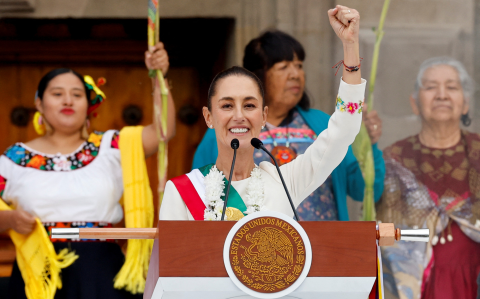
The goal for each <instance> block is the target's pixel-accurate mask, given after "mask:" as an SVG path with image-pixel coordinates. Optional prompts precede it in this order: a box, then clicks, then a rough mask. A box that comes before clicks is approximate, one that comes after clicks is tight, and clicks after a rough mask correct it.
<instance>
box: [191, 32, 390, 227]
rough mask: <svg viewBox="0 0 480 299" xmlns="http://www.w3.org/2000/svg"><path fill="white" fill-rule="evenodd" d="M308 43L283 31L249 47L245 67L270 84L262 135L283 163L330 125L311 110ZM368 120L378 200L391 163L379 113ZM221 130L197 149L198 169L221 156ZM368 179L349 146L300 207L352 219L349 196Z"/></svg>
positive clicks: (263, 157) (313, 215)
mask: <svg viewBox="0 0 480 299" xmlns="http://www.w3.org/2000/svg"><path fill="white" fill-rule="evenodd" d="M304 60H305V51H304V49H303V46H302V45H301V44H300V43H299V42H298V41H297V40H296V39H295V38H293V37H292V36H290V35H288V34H286V33H283V32H281V31H267V32H265V33H263V34H262V35H260V36H259V37H257V38H255V39H253V40H252V41H250V43H249V44H248V45H247V46H246V47H245V52H244V57H243V66H244V67H245V68H246V69H247V70H249V71H251V72H253V73H254V74H255V75H257V77H258V78H259V79H260V80H261V81H262V82H263V84H264V86H265V102H266V105H267V106H268V115H267V122H266V125H265V127H264V128H263V129H262V130H261V131H260V135H259V139H260V140H262V142H263V143H264V144H265V147H266V148H267V149H268V150H269V151H271V152H272V154H273V155H274V156H275V157H276V158H277V161H278V163H279V164H280V165H282V164H285V163H288V162H290V161H292V160H293V159H295V157H297V156H298V155H301V154H303V153H305V151H306V150H307V148H308V147H309V146H310V145H311V144H312V143H313V142H314V141H315V139H316V138H317V136H319V135H320V133H321V132H322V131H323V130H325V129H326V128H327V126H328V120H329V118H330V115H328V114H326V113H324V112H323V111H320V110H317V109H313V108H310V99H309V97H308V95H307V93H306V92H305V71H304V69H303V61H304ZM364 121H365V125H366V127H367V131H368V133H369V136H370V139H371V142H372V152H373V156H374V163H375V183H374V198H375V200H376V201H377V200H378V199H380V196H381V195H382V192H383V178H384V175H385V164H384V162H383V156H382V152H381V151H380V150H379V149H378V147H377V141H378V139H379V138H380V136H381V133H382V122H381V120H380V118H379V117H378V115H377V112H376V111H372V112H370V113H368V114H367V113H365V111H364ZM217 154H218V152H217V144H216V136H215V130H213V129H210V130H207V132H206V134H205V136H204V138H203V140H202V142H201V143H200V145H199V146H198V148H197V151H196V153H195V157H194V160H193V168H199V167H201V166H204V165H206V164H209V163H214V162H215V160H216V159H217ZM253 157H254V161H255V163H256V164H257V165H259V164H260V163H261V162H262V161H270V157H269V156H268V155H267V153H265V152H264V151H262V150H258V149H256V150H254V153H253ZM364 191H365V181H364V179H363V175H362V172H361V170H360V167H359V165H358V161H357V159H356V158H355V156H354V155H353V151H352V149H351V148H349V149H348V151H347V154H346V155H345V158H344V159H343V160H342V162H341V163H340V164H339V165H338V166H337V167H336V168H335V170H334V171H333V172H332V173H331V174H330V175H329V176H328V177H327V178H326V180H325V182H324V183H323V184H322V185H321V186H320V187H318V188H317V189H315V190H314V191H313V192H312V193H311V194H309V195H308V196H307V198H306V199H305V200H304V201H303V202H302V203H301V204H300V205H299V206H298V208H297V214H298V216H299V218H300V220H310V221H312V220H330V221H331V220H349V214H348V209H347V195H349V196H350V197H351V198H353V199H354V200H356V201H362V200H363V197H364Z"/></svg>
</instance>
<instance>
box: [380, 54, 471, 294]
mask: <svg viewBox="0 0 480 299" xmlns="http://www.w3.org/2000/svg"><path fill="white" fill-rule="evenodd" d="M473 91H474V85H473V81H472V80H471V79H470V77H469V75H468V73H467V72H466V71H465V68H464V67H463V65H462V64H461V63H460V62H458V61H456V60H454V59H451V58H448V57H436V58H431V59H428V60H426V61H425V62H424V63H423V64H422V65H421V66H420V71H419V73H418V76H417V81H416V84H415V91H414V93H413V95H412V96H411V98H410V103H411V106H412V108H413V112H414V113H415V114H416V115H419V116H420V119H421V122H422V127H421V130H420V133H419V134H417V135H414V136H411V137H408V138H406V139H404V140H401V141H398V142H396V143H394V144H393V145H391V146H390V147H388V148H387V149H385V151H384V155H385V163H386V169H387V173H386V179H385V193H384V195H383V197H382V199H381V201H380V204H379V206H378V208H377V217H378V219H379V220H381V221H383V222H393V223H395V224H396V225H399V226H400V225H403V226H404V227H423V228H429V229H430V231H431V237H432V238H431V240H430V242H429V243H428V244H425V243H416V242H401V243H396V244H395V246H394V247H391V248H385V249H384V252H385V255H384V258H385V259H386V261H387V262H388V263H387V265H388V266H389V267H388V268H389V269H388V272H392V273H393V276H392V274H389V275H388V276H387V277H390V278H394V281H395V283H392V284H390V285H392V286H395V285H396V286H397V289H398V293H399V295H400V298H411V299H414V298H420V296H421V297H422V298H425V299H427V298H428V299H430V298H432V299H433V298H436V299H442V298H466V299H467V298H471V299H474V298H475V296H476V294H477V285H476V283H475V280H476V278H477V276H478V274H479V272H480V243H479V242H480V200H479V199H480V198H479V197H480V192H479V190H480V160H479V159H480V136H479V135H478V134H474V133H471V132H468V131H466V130H462V129H461V128H460V123H461V122H462V123H463V124H464V125H465V126H468V125H469V124H470V118H469V116H468V111H469V103H470V100H471V99H472V96H473ZM386 285H387V286H388V285H389V284H387V283H386ZM396 291H397V290H395V289H394V290H393V292H394V293H395V292H396Z"/></svg>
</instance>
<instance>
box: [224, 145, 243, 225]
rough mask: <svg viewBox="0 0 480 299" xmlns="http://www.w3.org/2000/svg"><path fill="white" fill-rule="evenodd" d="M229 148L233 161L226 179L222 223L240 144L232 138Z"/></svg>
mask: <svg viewBox="0 0 480 299" xmlns="http://www.w3.org/2000/svg"><path fill="white" fill-rule="evenodd" d="M230 146H231V147H232V148H233V160H232V167H231V168H230V176H229V177H228V184H227V191H226V192H225V202H224V204H223V212H222V219H221V220H222V221H223V219H224V218H225V211H227V203H228V193H230V185H231V184H232V175H233V168H234V167H235V158H236V157H237V148H238V147H239V146H240V142H239V141H238V139H237V138H234V139H233V140H232V142H230Z"/></svg>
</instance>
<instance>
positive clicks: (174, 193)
mask: <svg viewBox="0 0 480 299" xmlns="http://www.w3.org/2000/svg"><path fill="white" fill-rule="evenodd" d="M328 16H329V19H330V24H331V25H332V27H333V29H334V31H335V33H336V34H337V36H338V37H339V38H340V39H341V41H342V42H343V45H344V47H343V49H344V69H345V70H344V72H343V79H342V80H341V82H340V88H339V93H338V97H337V100H336V111H335V113H334V114H333V115H332V117H331V118H330V120H329V123H328V129H326V130H324V131H323V132H322V133H321V134H320V135H319V136H318V138H317V139H316V140H315V142H313V143H312V145H311V146H310V147H309V148H308V149H307V150H305V153H304V154H302V155H299V156H298V157H297V158H296V159H295V160H294V161H292V162H289V163H286V164H284V165H282V166H281V167H280V169H281V171H282V174H283V176H284V179H285V182H286V185H287V188H288V190H289V191H290V195H291V197H292V200H293V202H294V205H295V206H298V205H299V204H300V203H301V202H302V201H303V200H304V199H305V198H306V197H308V196H309V195H310V194H311V193H312V192H314V191H315V190H316V189H317V188H318V187H319V186H320V185H321V184H322V183H323V182H324V181H325V180H326V179H327V178H328V176H329V175H330V173H331V172H332V171H333V170H334V169H335V167H337V165H338V164H339V163H340V162H341V161H342V159H343V158H344V157H345V154H346V153H347V151H348V149H349V145H350V144H351V143H352V142H353V141H354V139H355V136H356V135H357V133H358V131H359V129H360V124H361V121H362V107H363V99H364V91H365V80H363V79H362V78H361V74H360V69H359V67H358V66H359V64H360V58H359V43H358V30H359V17H360V16H359V14H358V12H357V11H356V10H354V9H350V8H348V7H345V6H340V5H337V6H336V7H335V8H334V9H331V10H329V11H328ZM203 115H204V118H205V122H206V124H207V126H208V127H209V128H211V129H214V130H215V137H216V144H217V150H218V157H217V159H216V162H215V164H207V165H204V166H202V167H200V168H197V169H194V170H193V171H192V172H190V173H189V174H187V175H183V176H180V177H177V178H174V179H172V180H171V181H168V182H167V185H166V189H165V195H164V199H163V202H162V206H161V209H160V219H161V220H194V219H195V220H219V219H220V218H221V213H222V209H223V197H224V194H223V193H224V191H223V189H224V187H225V182H226V180H225V177H224V175H223V174H224V173H229V172H230V167H231V162H232V155H233V150H232V148H231V141H232V140H233V139H234V138H237V139H238V140H239V142H240V147H239V148H238V150H237V157H236V163H235V167H234V171H233V177H232V186H231V188H230V193H229V200H228V209H230V213H229V214H228V217H227V218H229V219H230V220H238V219H239V218H241V217H243V215H246V214H250V213H254V212H256V211H261V210H264V209H266V210H271V211H278V212H281V213H284V214H286V215H290V216H293V211H292V208H291V206H290V204H289V201H288V199H287V196H286V194H285V191H284V189H283V186H282V183H281V181H280V178H279V175H278V173H277V170H276V168H275V166H274V165H273V164H272V163H270V162H268V161H264V162H261V163H260V164H259V165H258V166H257V165H256V164H255V162H254V158H253V152H254V148H253V147H252V146H251V144H250V142H251V139H252V138H258V137H259V135H260V132H261V131H262V128H263V127H264V126H265V124H266V123H267V119H268V107H266V102H265V99H264V91H263V87H262V83H261V82H260V80H259V79H258V78H257V77H256V76H255V75H254V74H253V73H251V72H249V71H248V70H246V69H243V68H241V67H233V68H230V69H227V70H225V71H223V72H221V73H220V74H218V75H217V76H216V77H215V79H214V80H213V82H212V84H211V86H210V89H209V94H208V107H204V108H203Z"/></svg>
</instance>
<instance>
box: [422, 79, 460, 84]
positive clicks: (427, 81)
mask: <svg viewBox="0 0 480 299" xmlns="http://www.w3.org/2000/svg"><path fill="white" fill-rule="evenodd" d="M451 82H454V83H460V81H458V80H453V79H449V80H447V81H446V82H445V83H451ZM425 83H436V84H438V83H439V82H438V81H436V80H424V82H423V84H425Z"/></svg>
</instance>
